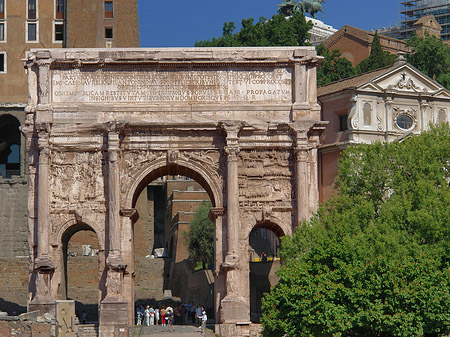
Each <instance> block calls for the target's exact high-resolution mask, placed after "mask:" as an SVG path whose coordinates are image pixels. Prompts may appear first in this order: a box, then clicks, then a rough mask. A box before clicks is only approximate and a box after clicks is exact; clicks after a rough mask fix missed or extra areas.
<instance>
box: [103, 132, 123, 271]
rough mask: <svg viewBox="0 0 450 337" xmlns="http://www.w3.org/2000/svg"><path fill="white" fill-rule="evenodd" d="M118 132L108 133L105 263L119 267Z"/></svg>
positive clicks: (120, 262) (120, 263)
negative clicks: (106, 248) (107, 243)
mask: <svg viewBox="0 0 450 337" xmlns="http://www.w3.org/2000/svg"><path fill="white" fill-rule="evenodd" d="M118 157H119V133H118V132H109V134H108V229H109V236H108V239H109V250H108V257H107V259H106V264H107V265H110V266H112V267H113V268H114V269H117V268H118V269H120V268H119V267H120V266H121V265H122V264H123V263H122V257H121V254H120V214H119V210H120V181H119V180H120V178H119V162H118Z"/></svg>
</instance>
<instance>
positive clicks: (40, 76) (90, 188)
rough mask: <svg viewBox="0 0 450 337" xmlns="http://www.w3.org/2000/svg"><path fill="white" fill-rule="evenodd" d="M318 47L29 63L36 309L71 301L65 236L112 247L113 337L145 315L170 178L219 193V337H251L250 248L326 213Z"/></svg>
mask: <svg viewBox="0 0 450 337" xmlns="http://www.w3.org/2000/svg"><path fill="white" fill-rule="evenodd" d="M319 61H320V58H318V57H317V56H316V53H315V51H314V48H313V47H297V48H296V47H280V48H212V49H200V48H187V49H181V48H177V49H173V48H169V49H120V50H119V49H39V50H32V51H31V52H29V53H28V54H27V59H26V61H25V66H26V68H27V70H28V78H29V104H28V106H27V108H26V112H27V118H26V125H25V126H24V128H23V132H24V134H25V135H26V139H27V150H28V152H27V153H28V163H29V203H28V216H29V218H28V221H29V231H30V235H29V249H30V276H29V298H28V303H29V310H35V309H38V310H41V311H42V312H54V310H55V301H56V300H58V299H65V294H66V291H65V277H66V275H65V265H64V254H66V252H65V251H66V250H67V247H65V244H64V242H66V241H65V238H67V237H68V236H71V235H72V234H73V233H74V232H75V231H77V230H80V229H90V230H92V231H94V232H95V233H96V234H97V237H98V241H99V251H100V253H99V277H98V289H99V294H100V295H99V302H100V303H99V317H100V318H99V320H100V335H101V336H122V335H123V336H125V335H126V333H127V327H128V326H129V325H130V324H132V323H133V317H134V304H133V303H134V302H133V296H134V289H133V286H134V282H133V279H134V276H135V274H134V257H133V254H134V253H133V223H134V222H135V221H136V219H137V217H139V214H138V213H137V211H136V208H135V203H136V199H137V196H138V195H139V193H140V192H141V191H142V190H143V188H144V187H145V186H147V185H148V183H149V182H151V181H152V180H154V179H156V178H158V177H160V176H162V175H167V174H178V175H185V176H189V177H191V178H193V179H195V180H196V181H198V182H199V183H200V184H201V185H202V186H203V187H204V188H205V190H206V191H207V192H208V194H209V196H210V198H211V200H212V203H213V208H212V210H211V217H212V218H213V219H214V221H215V228H216V230H215V238H216V239H215V256H216V258H215V259H216V263H215V310H216V315H215V318H216V323H217V333H219V334H221V335H222V336H240V335H248V333H249V330H250V328H251V327H250V323H249V320H250V319H249V262H248V242H249V240H248V238H249V234H250V232H251V231H252V229H254V228H255V227H258V226H259V227H268V228H270V229H272V230H273V231H274V232H275V233H277V234H278V235H279V236H282V235H285V234H289V233H291V232H292V231H293V228H294V227H295V226H296V224H297V223H298V222H299V221H300V220H302V219H304V218H307V217H308V216H309V215H310V214H311V213H312V212H313V211H314V210H315V209H316V207H317V205H318V181H317V177H318V173H317V172H318V170H317V165H318V163H317V146H318V143H319V135H320V133H321V132H322V131H323V129H324V127H325V125H324V123H322V122H320V109H319V105H318V104H317V102H316V67H317V65H318V62H319Z"/></svg>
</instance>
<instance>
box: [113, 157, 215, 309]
mask: <svg viewBox="0 0 450 337" xmlns="http://www.w3.org/2000/svg"><path fill="white" fill-rule="evenodd" d="M217 171H218V169H217V168H213V167H208V166H207V165H205V164H204V163H200V162H197V161H189V160H186V159H184V158H180V157H178V158H177V159H176V160H175V161H172V162H168V160H167V158H166V156H164V157H161V158H159V159H156V160H154V161H152V162H150V163H146V164H144V165H143V167H142V168H141V169H140V170H139V171H138V172H136V173H135V174H133V175H132V177H131V178H130V177H128V179H127V181H130V182H131V184H130V186H127V189H126V190H125V193H124V194H123V196H124V199H123V203H122V205H124V206H125V207H124V208H125V209H127V210H128V209H135V207H136V202H137V200H138V198H139V195H140V194H141V193H142V191H143V190H144V188H145V187H146V186H147V185H149V184H150V183H151V182H152V181H154V180H155V179H157V178H160V177H162V176H167V175H181V176H186V177H189V178H191V179H193V180H195V181H196V182H197V183H198V184H199V185H200V186H201V187H202V188H203V189H204V190H205V191H206V192H207V194H208V196H209V199H210V200H211V203H212V205H213V207H215V208H217V207H221V205H222V204H223V201H222V200H223V195H222V186H221V182H220V179H221V177H220V173H219V172H217ZM122 213H123V212H122ZM135 222H136V218H134V217H133V216H131V217H126V216H124V217H122V229H121V230H122V238H125V239H123V240H122V241H123V242H130V243H131V244H130V245H128V244H127V248H126V249H125V250H126V251H128V253H127V254H124V255H123V256H124V263H125V264H127V265H128V266H129V267H128V272H129V273H130V274H135V272H136V270H135V263H134V259H135V253H134V224H135ZM221 231H222V227H221V222H220V224H219V223H218V222H217V221H216V233H217V232H221ZM220 238H222V235H220ZM215 242H216V241H215ZM167 243H169V244H170V245H168V246H167V247H166V248H168V251H169V248H174V247H175V245H176V244H175V243H174V242H173V237H171V238H169V240H168V242H167ZM124 284H125V288H126V289H127V290H126V291H125V293H124V296H125V298H133V301H130V303H131V304H133V303H134V300H135V298H134V290H132V289H133V287H134V279H128V277H127V276H125V278H124ZM214 300H215V299H214ZM214 300H213V301H214ZM128 310H129V316H130V317H134V316H135V315H134V314H133V310H134V308H133V307H132V306H131V307H130V306H129V308H128Z"/></svg>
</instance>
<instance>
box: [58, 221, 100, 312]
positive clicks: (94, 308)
mask: <svg viewBox="0 0 450 337" xmlns="http://www.w3.org/2000/svg"><path fill="white" fill-rule="evenodd" d="M77 220H78V221H77ZM80 231H90V232H93V233H94V234H95V237H96V239H97V242H98V248H99V254H98V257H97V277H98V278H97V291H98V294H97V303H96V304H92V303H91V304H89V305H86V303H84V304H83V310H84V309H85V308H84V307H89V310H88V309H85V310H86V312H87V313H88V317H90V319H92V318H96V315H97V314H98V305H99V303H98V302H99V300H100V298H101V297H103V296H102V295H101V291H102V280H101V277H100V274H102V273H103V272H100V271H99V268H100V265H101V261H103V260H104V257H102V256H101V255H102V254H103V243H102V240H101V238H100V236H99V233H98V231H96V229H95V228H94V226H91V225H89V224H87V223H85V222H82V221H80V219H73V220H69V221H67V222H66V223H65V224H64V225H63V226H62V227H61V228H60V230H59V232H58V239H59V240H60V241H59V246H60V254H61V260H60V266H61V276H60V282H61V291H60V293H59V296H60V297H62V298H63V299H67V298H68V294H69V275H68V269H69V268H68V266H69V263H68V258H69V257H68V254H67V253H68V245H69V242H70V240H71V238H72V237H73V236H74V235H75V234H76V233H78V232H80ZM100 269H101V268H100ZM103 283H104V282H103ZM91 290H92V289H91ZM103 292H104V289H103ZM76 303H77V304H76V306H77V308H76V309H77V311H80V312H78V313H81V308H80V307H78V304H80V303H78V302H76ZM89 311H91V312H89Z"/></svg>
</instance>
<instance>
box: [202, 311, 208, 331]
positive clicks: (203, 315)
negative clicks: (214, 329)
mask: <svg viewBox="0 0 450 337" xmlns="http://www.w3.org/2000/svg"><path fill="white" fill-rule="evenodd" d="M207 320H208V316H207V315H206V310H205V308H203V307H202V331H201V334H202V335H205V334H206V321H207Z"/></svg>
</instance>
